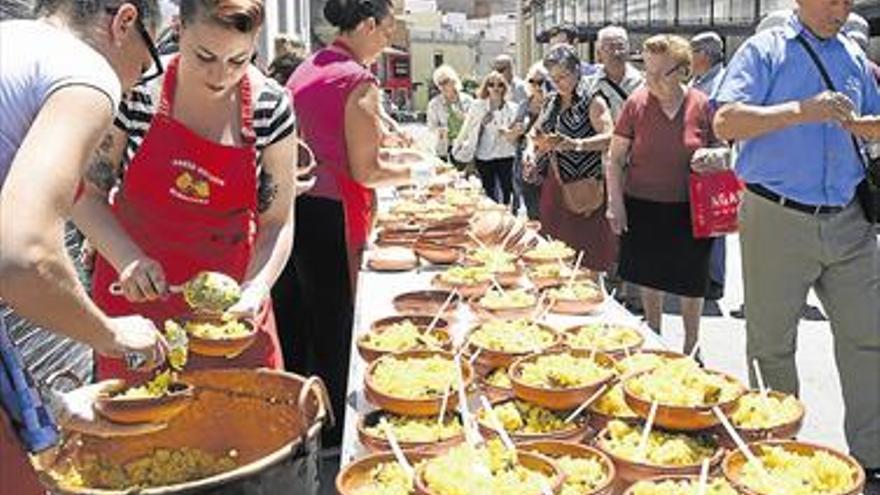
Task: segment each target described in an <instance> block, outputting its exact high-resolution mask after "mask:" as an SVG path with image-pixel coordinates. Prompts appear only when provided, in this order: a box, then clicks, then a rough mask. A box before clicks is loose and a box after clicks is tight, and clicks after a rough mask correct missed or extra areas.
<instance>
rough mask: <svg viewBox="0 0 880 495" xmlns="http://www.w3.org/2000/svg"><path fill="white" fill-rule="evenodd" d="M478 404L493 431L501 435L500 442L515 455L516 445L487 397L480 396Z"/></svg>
mask: <svg viewBox="0 0 880 495" xmlns="http://www.w3.org/2000/svg"><path fill="white" fill-rule="evenodd" d="M480 404H481V405H482V406H483V410H484V411H486V414H487V415H488V416H489V423H491V424H492V428H494V429H495V432H496V433H498V436H499V437H501V443H503V444H504V447H505V448H506V449H507V450H509V451H510V452H512V453H513V454H514V456H515V455H516V446H515V445H514V444H513V440H511V439H510V435H508V434H507V430H506V429H505V428H504V424H502V423H501V419H500V418H498V414H496V413H495V409H492V404H490V403H489V399H487V398H486V396H485V395H481V396H480Z"/></svg>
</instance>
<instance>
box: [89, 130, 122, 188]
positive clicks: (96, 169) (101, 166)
mask: <svg viewBox="0 0 880 495" xmlns="http://www.w3.org/2000/svg"><path fill="white" fill-rule="evenodd" d="M112 148H113V136H111V135H109V134H108V135H107V136H105V137H104V139H103V141H101V144H100V145H99V146H98V149H97V150H96V151H95V155H94V157H93V158H92V163H91V164H90V165H89V168H88V170H87V171H86V180H88V181H89V182H90V183H91V184H92V185H94V186H95V187H97V188H98V189H99V190H100V191H103V192H110V190H111V189H113V186H115V185H116V180H117V177H116V170H115V169H114V167H113V164H112V163H111V160H110V150H111V149H112Z"/></svg>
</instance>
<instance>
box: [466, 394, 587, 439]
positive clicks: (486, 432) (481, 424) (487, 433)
mask: <svg viewBox="0 0 880 495" xmlns="http://www.w3.org/2000/svg"><path fill="white" fill-rule="evenodd" d="M487 399H488V398H487ZM513 400H516V399H513V398H510V399H504V400H499V401H494V402H492V406H493V407H495V406H501V405H504V404H505V403H507V402H510V401H513ZM482 409H483V408H482V407H480V409H479V410H478V411H477V416H476V419H477V427H478V428H479V430H480V435H482V436H483V437H484V438H494V437H496V436H498V433H497V431H496V430H495V428H493V427H492V424H491V423H490V422H488V421H484V420H483V419H481V418H480V417H479V411H481V410H482ZM566 412H567V411H566ZM587 419H588V418H587V415H586V414H583V413H582V414H581V415H580V416H578V417H577V418H576V419H575V420H574V425H573V427H572V428H569V429H566V430H561V431H554V432H549V433H524V432H514V431H508V432H507V434H508V435H509V436H510V439H511V440H513V442H514V443H515V444H517V445H519V444H520V443H523V442H535V441H540V440H557V441H562V442H574V443H579V442H586V441H589V440H590V438H589V437H588V435H589V433H590V428H589V422H588V420H587Z"/></svg>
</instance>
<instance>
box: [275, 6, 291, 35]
mask: <svg viewBox="0 0 880 495" xmlns="http://www.w3.org/2000/svg"><path fill="white" fill-rule="evenodd" d="M288 3H289V1H288V0H281V1H280V2H278V4H277V5H278V32H279V33H286V32H288V31H290V29H289V28H288V24H287V19H288V12H287V9H288V8H289V5H288Z"/></svg>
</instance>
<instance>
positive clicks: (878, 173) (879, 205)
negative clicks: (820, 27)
mask: <svg viewBox="0 0 880 495" xmlns="http://www.w3.org/2000/svg"><path fill="white" fill-rule="evenodd" d="M797 40H798V42H800V44H801V45H802V46H803V47H804V49H805V50H806V51H807V53H808V54H809V55H810V58H811V59H812V60H813V63H814V64H816V68H818V69H819V73H820V74H822V80H824V81H825V86H827V87H828V89H830V90H831V91H837V89H835V87H834V82H833V81H832V80H831V76H829V75H828V71H827V70H826V69H825V65H824V64H823V63H822V60H821V59H820V58H819V54H817V53H816V50H814V49H813V47H812V46H810V43H809V42H808V41H807V39H806V38H804V35H803V34H799V35H798V36H797ZM850 137H851V138H852V143H853V146H854V147H855V149H856V155H858V157H859V160H861V162H862V165H863V166H864V167H865V178H864V180H862V182H860V183H859V185H858V186H857V187H856V197H857V198H858V200H859V204H860V205H861V207H862V211H864V213H865V218H866V219H867V220H868V222H870V223H880V158H873V159H872V158H870V157H869V156H866V154H865V153H864V152H863V151H862V146H861V145H860V144H859V140H858V138H857V137H855V136H853V135H850Z"/></svg>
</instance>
